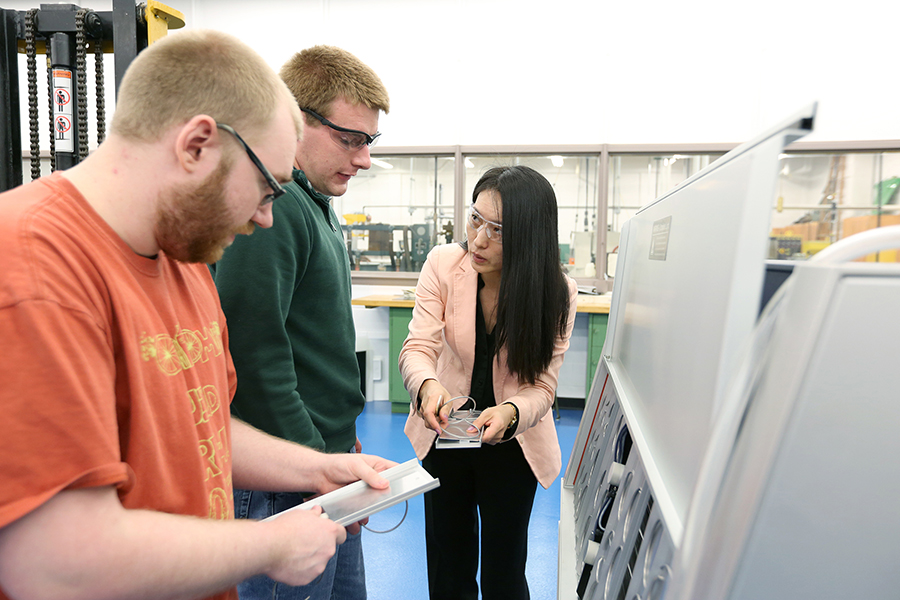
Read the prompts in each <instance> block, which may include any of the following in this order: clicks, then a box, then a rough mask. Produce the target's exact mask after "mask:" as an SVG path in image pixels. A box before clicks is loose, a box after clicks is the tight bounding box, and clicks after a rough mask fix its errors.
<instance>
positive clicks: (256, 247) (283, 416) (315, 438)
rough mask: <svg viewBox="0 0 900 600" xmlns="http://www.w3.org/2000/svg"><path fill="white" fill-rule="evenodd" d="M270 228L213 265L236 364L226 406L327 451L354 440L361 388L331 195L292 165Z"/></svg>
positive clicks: (346, 268)
mask: <svg viewBox="0 0 900 600" xmlns="http://www.w3.org/2000/svg"><path fill="white" fill-rule="evenodd" d="M293 179H294V181H293V182H292V183H290V184H288V185H286V186H285V190H286V192H287V193H286V194H285V195H284V196H282V197H281V198H278V199H277V200H276V201H275V202H274V205H273V214H274V220H275V223H274V225H273V226H272V228H271V229H257V231H256V232H255V233H253V235H250V236H240V235H239V236H237V239H235V241H234V244H232V246H231V247H229V248H228V249H227V250H226V251H225V255H224V256H223V258H222V259H221V260H220V261H219V262H218V263H216V264H215V265H213V266H211V267H210V270H211V271H212V272H213V277H214V278H215V281H216V287H217V288H218V290H219V295H220V297H221V300H222V308H223V310H224V312H225V316H226V319H227V327H228V340H229V345H230V348H231V354H232V358H233V360H234V366H235V369H236V371H237V378H238V385H237V394H236V395H235V397H234V401H233V402H232V405H231V410H232V413H233V414H234V415H235V416H236V417H237V418H239V419H241V420H242V421H245V422H247V423H249V424H250V425H253V426H254V427H257V428H258V429H261V430H263V431H265V432H267V433H269V434H271V435H274V436H277V437H280V438H283V439H287V440H291V441H294V442H299V443H301V444H304V445H306V446H309V447H311V448H316V449H320V450H325V451H327V452H346V451H348V450H350V448H352V447H353V445H354V443H355V442H356V418H357V416H359V414H360V413H361V412H362V409H363V407H364V404H365V398H364V397H363V394H362V392H361V391H360V378H359V366H358V363H357V361H356V331H355V329H354V326H353V312H352V309H351V306H350V263H349V260H348V257H347V247H346V245H345V243H344V236H343V232H342V231H341V226H340V224H339V222H338V219H337V215H336V214H335V212H334V209H333V208H332V207H331V203H330V198H329V197H328V196H324V195H322V194H319V193H318V192H316V191H315V190H313V189H312V187H311V186H310V185H309V181H308V180H307V179H306V175H304V174H303V172H302V171H300V170H298V169H294V172H293Z"/></svg>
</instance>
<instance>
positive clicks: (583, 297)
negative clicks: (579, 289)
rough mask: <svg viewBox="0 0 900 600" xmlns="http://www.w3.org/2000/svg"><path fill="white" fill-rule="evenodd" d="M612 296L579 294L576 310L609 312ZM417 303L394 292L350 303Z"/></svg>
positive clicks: (368, 305)
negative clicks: (393, 293)
mask: <svg viewBox="0 0 900 600" xmlns="http://www.w3.org/2000/svg"><path fill="white" fill-rule="evenodd" d="M611 297H612V296H611V295H609V294H603V295H600V296H592V295H590V294H578V305H577V309H576V310H577V311H578V312H580V313H599V314H609V301H610V298H611ZM415 303H416V302H415V300H413V299H412V298H405V297H404V296H399V295H392V294H373V295H371V296H361V297H359V298H354V299H353V300H351V301H350V304H352V305H354V306H365V307H366V308H375V307H378V306H391V307H394V308H412V307H413V306H414V305H415Z"/></svg>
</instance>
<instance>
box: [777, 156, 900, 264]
mask: <svg viewBox="0 0 900 600" xmlns="http://www.w3.org/2000/svg"><path fill="white" fill-rule="evenodd" d="M780 166H781V173H780V175H779V179H778V189H777V190H776V198H775V202H774V213H773V215H772V233H771V237H770V239H769V258H771V259H791V260H804V259H806V258H809V257H810V256H812V255H813V254H815V253H816V252H818V251H819V250H821V249H823V248H825V247H826V246H828V245H829V244H831V243H834V242H836V241H837V240H840V239H842V238H845V237H848V236H850V235H853V234H855V233H860V232H862V231H866V230H868V229H874V228H876V227H884V226H886V225H897V224H900V152H827V153H825V152H822V153H799V152H798V153H788V154H783V155H782V156H781V160H780ZM866 260H869V261H880V262H896V261H897V253H896V251H886V252H881V253H879V254H878V255H874V254H873V255H871V256H869V257H867V258H866Z"/></svg>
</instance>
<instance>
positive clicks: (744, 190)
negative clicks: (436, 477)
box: [559, 105, 900, 600]
mask: <svg viewBox="0 0 900 600" xmlns="http://www.w3.org/2000/svg"><path fill="white" fill-rule="evenodd" d="M814 115H815V106H814V105H813V106H811V107H808V108H807V109H804V110H803V111H801V112H800V113H799V114H798V115H797V116H795V117H792V118H791V119H789V120H788V121H787V122H786V123H784V124H782V125H780V126H778V127H776V128H774V129H773V130H771V131H770V132H768V133H766V134H764V135H763V136H760V137H759V138H757V139H756V140H754V141H752V142H749V143H748V144H745V145H743V146H741V147H740V148H738V149H736V150H735V151H733V152H732V153H729V155H726V156H725V157H723V158H722V159H720V160H719V161H717V162H716V163H714V164H713V165H710V167H708V168H707V169H706V170H704V171H702V172H701V173H698V174H697V175H696V176H695V177H693V178H692V179H691V180H688V181H687V182H685V183H684V184H682V186H680V187H679V188H676V189H675V190H673V191H672V192H670V193H669V194H667V195H666V196H664V197H662V198H660V199H658V200H657V201H656V202H654V203H653V204H651V205H650V206H648V207H647V208H645V209H643V210H642V211H641V212H639V213H638V214H637V215H636V216H635V217H634V218H633V219H632V220H631V221H629V222H628V223H626V226H625V227H623V235H622V241H621V243H620V252H621V254H620V257H619V263H618V268H617V271H616V285H615V286H614V289H613V299H612V304H611V310H610V321H609V323H610V326H609V329H608V333H607V339H606V343H605V345H604V348H603V357H602V359H601V361H600V363H599V364H598V367H597V373H596V375H595V378H594V384H593V387H592V389H591V392H590V394H589V397H588V400H587V402H586V406H585V411H584V415H583V418H582V422H581V425H580V427H579V431H578V434H577V437H576V441H575V445H574V448H573V451H572V453H571V455H570V461H569V464H568V466H567V469H566V474H565V477H564V481H563V484H564V485H563V487H562V491H561V505H560V547H559V561H560V563H559V598H565V599H573V598H585V599H587V598H589V599H593V600H606V599H614V600H619V599H622V600H661V599H667V600H671V599H676V600H694V599H699V598H704V599H706V598H709V599H725V598H734V599H738V598H740V599H758V598H817V599H821V598H826V599H827V598H835V599H837V598H861V597H883V596H888V597H894V596H896V595H897V593H898V592H897V590H900V572H898V571H897V570H896V568H895V564H894V563H896V558H897V557H898V556H900V513H898V511H897V510H896V509H895V506H894V505H895V503H896V499H897V498H898V497H900V468H898V467H897V466H896V464H895V463H896V457H897V456H898V455H900V434H898V427H900V402H898V398H897V395H898V392H897V390H900V369H898V368H897V367H898V364H897V363H898V361H897V357H898V353H897V351H896V349H895V348H896V344H897V341H896V340H898V339H900V318H898V317H897V314H896V313H897V310H898V307H900V266H898V265H888V264H873V263H858V262H848V261H849V260H851V259H853V258H857V257H860V256H863V255H865V254H867V253H869V252H874V251H877V250H878V249H879V248H881V249H887V248H897V247H900V227H897V228H885V229H882V230H876V231H877V232H878V233H873V232H867V233H864V234H858V235H857V236H853V237H852V238H848V239H847V240H843V241H841V242H839V243H838V244H834V245H832V246H831V247H830V248H829V249H827V250H826V251H823V252H822V253H820V254H819V255H818V257H816V259H815V260H811V261H809V262H807V263H801V264H798V265H797V266H796V267H795V268H794V274H793V275H792V276H791V277H789V278H788V279H787V281H786V283H785V284H784V285H783V286H782V288H781V289H780V290H779V291H778V292H777V293H776V295H775V296H774V297H773V298H772V300H771V301H770V302H769V304H768V306H767V307H766V309H765V311H764V312H763V313H762V315H761V316H760V313H759V309H760V307H759V298H760V297H761V291H762V278H763V273H764V271H765V258H766V242H767V237H768V230H769V217H770V212H771V203H772V199H773V198H774V197H775V194H774V191H775V183H776V180H777V173H778V154H779V153H780V152H781V151H782V149H783V148H784V146H785V145H786V144H788V143H790V141H793V140H794V139H796V138H797V137H800V136H801V135H803V134H804V133H805V132H807V131H809V130H810V129H811V126H812V121H813V117H814ZM711 222H715V223H716V224H717V226H718V227H717V228H715V232H716V233H715V235H712V236H711V235H707V234H708V233H709V232H710V231H713V229H712V228H710V223H711ZM890 230H894V231H890ZM870 233H871V234H872V235H871V236H870V235H869V234H870ZM716 236H718V237H716ZM867 237H869V238H871V239H870V240H869V241H867V240H866V238H867ZM875 238H878V239H875ZM698 240H703V241H704V242H706V243H712V244H716V248H717V249H718V253H717V260H716V261H715V264H713V265H709V264H708V262H707V261H706V259H707V257H708V253H697V248H698V247H699V242H698ZM854 247H856V248H854ZM701 257H702V259H703V260H701ZM701 267H705V268H703V269H702V270H701ZM620 440H623V441H620Z"/></svg>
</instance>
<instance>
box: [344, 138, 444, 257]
mask: <svg viewBox="0 0 900 600" xmlns="http://www.w3.org/2000/svg"><path fill="white" fill-rule="evenodd" d="M454 162H455V161H454V157H453V156H440V155H416V156H384V155H379V156H373V157H372V168H371V169H369V170H368V171H360V172H359V173H358V174H357V175H356V177H354V178H353V179H352V180H351V181H350V186H349V188H348V190H347V193H346V194H344V195H343V196H341V197H337V198H335V199H334V209H335V212H336V213H337V215H338V217H339V218H340V219H341V223H342V227H343V228H344V237H345V239H346V240H347V250H348V252H349V255H350V264H351V269H353V270H354V271H413V272H415V271H420V270H421V269H422V264H423V263H424V262H425V257H426V256H427V255H428V251H429V250H430V249H431V248H432V247H433V246H434V245H435V244H443V243H445V242H447V241H450V240H452V238H453V202H454V201H453V179H454Z"/></svg>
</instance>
